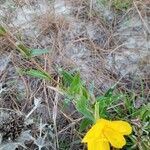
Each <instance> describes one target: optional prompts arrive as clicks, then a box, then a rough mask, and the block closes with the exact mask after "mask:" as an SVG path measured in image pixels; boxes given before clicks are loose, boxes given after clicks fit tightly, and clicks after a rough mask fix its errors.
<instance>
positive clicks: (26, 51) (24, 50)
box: [16, 42, 31, 58]
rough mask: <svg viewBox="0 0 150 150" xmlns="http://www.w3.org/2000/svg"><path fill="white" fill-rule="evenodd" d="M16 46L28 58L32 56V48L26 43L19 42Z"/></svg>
mask: <svg viewBox="0 0 150 150" xmlns="http://www.w3.org/2000/svg"><path fill="white" fill-rule="evenodd" d="M16 48H17V49H18V50H19V51H20V52H21V53H22V54H23V55H24V56H25V57H27V58H31V50H30V49H29V48H27V47H26V46H25V45H24V44H22V43H19V42H17V43H16Z"/></svg>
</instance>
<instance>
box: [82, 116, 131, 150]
mask: <svg viewBox="0 0 150 150" xmlns="http://www.w3.org/2000/svg"><path fill="white" fill-rule="evenodd" d="M131 132H132V127H131V125H130V124H129V123H127V122H125V121H108V120H105V119H99V120H97V122H96V124H95V125H93V127H92V128H91V129H90V130H89V131H88V132H87V134H86V135H85V137H84V138H83V140H82V143H87V146H88V150H110V145H109V144H111V145H112V146H113V147H115V148H122V147H123V146H124V145H125V144H126V140H125V138H124V135H129V134H130V133H131Z"/></svg>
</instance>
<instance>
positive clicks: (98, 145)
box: [88, 140, 110, 150]
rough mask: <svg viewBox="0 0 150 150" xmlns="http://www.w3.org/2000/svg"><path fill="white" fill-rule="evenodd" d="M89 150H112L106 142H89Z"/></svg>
mask: <svg viewBox="0 0 150 150" xmlns="http://www.w3.org/2000/svg"><path fill="white" fill-rule="evenodd" d="M88 150H110V145H109V143H108V142H106V141H101V140H100V141H97V142H95V141H91V142H88Z"/></svg>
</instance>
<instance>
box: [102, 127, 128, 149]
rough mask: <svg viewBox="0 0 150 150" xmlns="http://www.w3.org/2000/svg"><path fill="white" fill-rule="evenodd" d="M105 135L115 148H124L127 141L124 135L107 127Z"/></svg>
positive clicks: (104, 131)
mask: <svg viewBox="0 0 150 150" xmlns="http://www.w3.org/2000/svg"><path fill="white" fill-rule="evenodd" d="M103 134H104V135H105V137H106V138H107V140H108V141H109V142H110V143H111V145H112V146H113V147H115V148H122V147H123V146H124V145H125V144H126V140H125V138H124V137H123V135H122V134H121V133H119V132H117V131H115V130H113V129H111V128H108V127H106V128H105V129H104V130H103Z"/></svg>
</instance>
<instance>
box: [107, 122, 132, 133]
mask: <svg viewBox="0 0 150 150" xmlns="http://www.w3.org/2000/svg"><path fill="white" fill-rule="evenodd" d="M110 126H111V128H112V129H113V130H116V131H117V132H120V133H121V134H123V135H129V134H131V132H132V127H131V125H130V124H129V123H128V122H125V121H112V122H111V123H110Z"/></svg>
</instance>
